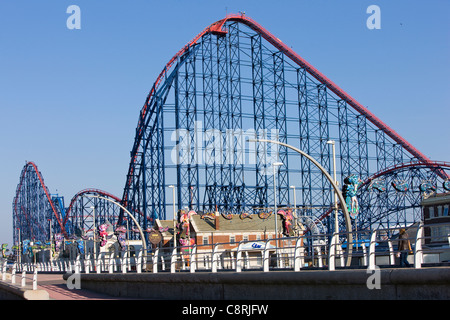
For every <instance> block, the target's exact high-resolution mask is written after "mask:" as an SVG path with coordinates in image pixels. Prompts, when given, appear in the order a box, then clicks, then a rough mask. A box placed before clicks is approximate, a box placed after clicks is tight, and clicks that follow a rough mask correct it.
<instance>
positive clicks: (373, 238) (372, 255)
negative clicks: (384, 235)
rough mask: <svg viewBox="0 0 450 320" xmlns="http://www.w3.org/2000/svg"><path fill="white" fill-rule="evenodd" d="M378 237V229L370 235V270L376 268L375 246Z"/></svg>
mask: <svg viewBox="0 0 450 320" xmlns="http://www.w3.org/2000/svg"><path fill="white" fill-rule="evenodd" d="M376 239H377V230H374V231H373V232H372V235H371V237H370V245H369V270H375V266H376V264H375V262H376V261H375V260H376V259H375V247H376Z"/></svg>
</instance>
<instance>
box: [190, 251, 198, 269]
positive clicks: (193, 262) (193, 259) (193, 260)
mask: <svg viewBox="0 0 450 320" xmlns="http://www.w3.org/2000/svg"><path fill="white" fill-rule="evenodd" d="M196 255H197V246H196V245H193V246H192V250H191V254H190V259H189V260H191V265H190V271H191V273H194V272H195V270H196V269H197V259H196Z"/></svg>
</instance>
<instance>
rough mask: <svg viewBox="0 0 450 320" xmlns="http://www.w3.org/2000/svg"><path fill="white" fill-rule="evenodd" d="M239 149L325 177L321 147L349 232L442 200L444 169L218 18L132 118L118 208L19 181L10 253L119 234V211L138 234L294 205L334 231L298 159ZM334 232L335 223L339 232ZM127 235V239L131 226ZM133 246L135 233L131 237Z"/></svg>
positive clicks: (319, 78)
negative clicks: (177, 220)
mask: <svg viewBox="0 0 450 320" xmlns="http://www.w3.org/2000/svg"><path fill="white" fill-rule="evenodd" d="M249 138H252V139H254V138H260V139H270V140H277V141H279V142H282V143H285V144H289V145H291V146H294V147H296V148H298V149H300V150H303V151H304V152H306V153H307V154H309V155H310V156H311V157H313V158H314V159H316V160H317V161H318V162H319V163H320V164H321V166H322V167H324V168H325V169H326V170H327V171H329V172H331V166H332V163H333V159H332V155H331V152H330V147H329V145H328V144H327V141H329V140H334V141H335V145H336V149H337V157H336V160H337V179H338V181H339V183H340V185H341V186H343V185H344V180H345V178H346V177H349V176H350V175H356V176H357V177H358V178H359V179H360V180H361V181H362V182H363V183H362V185H361V186H360V187H359V188H358V192H357V198H358V201H359V214H358V215H357V216H356V218H355V220H354V223H355V224H356V225H355V226H356V228H357V229H358V230H361V229H374V228H379V227H382V228H388V227H390V226H393V225H394V226H398V225H408V224H410V223H414V222H417V221H419V220H420V218H421V212H420V202H421V199H423V197H424V196H426V195H427V194H428V193H429V192H439V191H444V192H448V191H450V182H449V181H450V179H449V175H448V174H447V171H448V170H449V169H450V164H449V163H445V162H433V161H431V160H429V159H428V158H427V157H425V156H424V155H423V154H422V153H420V152H419V151H418V150H417V149H415V148H414V147H413V146H411V145H410V144H409V143H408V142H407V141H406V140H404V139H403V138H402V137H400V136H399V135H398V134H397V133H396V132H395V131H393V130H392V129H391V128H389V127H388V126H387V125H386V124H384V123H383V122H382V121H381V120H380V119H378V118H377V117H376V116H374V115H373V114H372V113H371V112H369V110H367V108H365V107H364V106H362V105H361V104H360V103H358V102H357V101H355V100H354V99H353V98H352V97H350V96H349V95H348V94H346V93H345V92H344V91H343V90H342V89H340V88H339V87H338V86H337V85H336V84H334V83H333V82H332V81H330V80H329V79H328V78H326V77H325V76H324V75H322V74H321V73H320V72H319V71H317V70H316V69H315V68H314V67H312V66H311V65H310V64H308V63H307V62H306V61H305V60H304V59H302V58H301V57H299V56H298V55H297V54H296V53H295V52H293V51H292V49H290V48H289V47H288V46H286V45H285V44H284V43H282V42H281V41H280V40H279V39H278V38H276V37H275V36H273V35H272V34H270V33H269V32H268V31H267V30H266V29H264V28H263V27H262V26H260V25H259V24H257V23H256V22H255V21H254V20H252V19H250V18H248V17H246V16H243V15H229V16H227V17H226V18H225V19H222V20H219V21H217V22H215V23H213V24H211V25H210V26H208V27H207V28H206V29H204V30H203V31H202V32H201V33H199V34H198V35H197V36H196V37H195V38H194V39H193V40H192V41H191V42H189V43H188V44H187V45H186V46H185V47H183V48H182V49H181V50H180V51H179V52H178V53H177V54H176V55H175V56H174V57H173V58H172V59H171V60H170V61H169V63H168V64H167V65H166V66H165V67H164V69H163V70H162V72H161V73H160V75H159V76H158V77H157V79H156V81H155V83H154V85H153V87H152V88H151V90H150V92H149V94H148V96H147V99H146V101H145V104H144V106H143V107H142V109H141V111H140V113H139V119H138V125H137V128H136V136H135V140H134V144H133V147H132V150H131V161H130V165H129V169H128V173H127V176H126V183H125V188H124V193H123V196H122V199H119V198H117V197H115V196H113V195H111V194H109V193H107V192H105V191H101V190H97V189H86V190H83V191H80V192H79V193H77V195H75V196H74V197H73V198H72V201H71V203H70V205H69V207H68V208H65V207H64V199H63V197H61V196H55V195H53V196H52V195H51V194H50V193H49V191H48V189H47V187H46V186H45V184H44V181H43V178H42V175H41V174H40V172H39V171H38V169H37V167H36V165H35V164H34V163H32V162H28V163H27V164H26V165H25V167H24V169H23V170H22V173H21V176H20V182H19V185H18V186H17V191H16V196H15V198H14V200H13V229H14V242H15V243H18V240H19V238H20V239H22V240H23V239H31V240H40V241H44V240H47V239H49V237H50V234H51V233H53V234H55V233H63V234H64V236H65V237H66V238H73V237H79V235H78V233H80V232H81V234H84V235H87V236H92V235H93V234H94V227H96V226H98V225H99V224H100V223H105V222H106V221H109V222H110V223H112V224H113V225H114V227H117V226H120V225H123V224H125V222H126V221H125V216H124V213H123V211H121V210H119V208H118V207H117V206H114V205H112V203H111V202H110V201H106V200H105V199H101V198H92V197H91V198H89V197H87V195H91V196H93V195H99V196H102V197H104V198H107V199H110V200H113V201H115V202H121V204H122V205H124V206H126V207H127V209H128V210H129V211H130V212H133V213H134V215H135V218H136V219H137V221H138V223H139V225H140V227H141V228H142V229H143V230H151V227H152V226H153V224H154V222H155V219H167V218H168V213H169V216H170V213H171V212H172V210H173V207H172V205H173V203H172V191H171V189H170V188H169V186H170V185H175V186H176V188H175V192H176V203H175V206H176V208H177V209H186V208H187V209H189V210H195V211H196V212H198V213H200V212H203V213H210V212H215V211H218V212H219V213H221V214H223V215H224V216H225V217H231V216H230V214H240V213H250V214H254V213H261V212H265V213H266V214H267V212H269V211H272V210H273V207H274V198H275V197H274V188H273V186H274V177H273V163H275V162H281V163H283V165H282V166H280V167H278V171H277V173H276V175H275V179H276V195H277V197H276V198H277V208H279V209H282V208H284V207H291V208H292V204H293V203H294V201H293V197H292V196H293V195H292V194H290V192H289V190H290V188H289V187H290V186H291V185H295V186H296V190H297V191H298V193H297V195H296V201H295V202H296V204H297V209H298V210H297V213H298V215H299V216H309V217H311V218H312V220H320V221H321V223H323V222H322V220H324V221H325V223H324V225H325V226H327V227H328V232H329V233H331V232H332V230H333V227H331V228H330V226H333V224H332V222H333V221H332V219H333V215H331V214H330V213H331V212H332V208H333V203H332V201H333V194H332V188H331V185H330V184H329V183H328V181H327V179H326V178H325V177H324V176H323V174H322V173H321V172H320V170H319V169H317V168H316V167H315V166H314V165H313V164H312V163H311V162H310V161H309V160H308V159H306V158H305V157H302V156H300V155H299V154H297V153H295V152H293V151H292V150H290V149H288V148H285V147H279V146H278V145H275V144H268V143H262V142H259V143H253V142H252V143H250V142H248V139H249ZM339 223H340V226H341V230H344V229H345V222H344V219H342V221H339ZM130 228H133V226H132V225H130ZM134 235H135V236H137V233H134Z"/></svg>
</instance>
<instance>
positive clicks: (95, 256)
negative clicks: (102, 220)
mask: <svg viewBox="0 0 450 320" xmlns="http://www.w3.org/2000/svg"><path fill="white" fill-rule="evenodd" d="M89 208H91V209H92V217H93V218H92V220H93V223H94V228H93V232H94V235H93V237H92V238H93V240H94V259H97V243H96V242H95V240H96V239H95V235H96V230H95V228H96V226H95V206H92V207H89Z"/></svg>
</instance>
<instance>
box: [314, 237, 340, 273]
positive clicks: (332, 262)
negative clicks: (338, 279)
mask: <svg viewBox="0 0 450 320" xmlns="http://www.w3.org/2000/svg"><path fill="white" fill-rule="evenodd" d="M338 237H339V234H338V233H334V234H333V236H332V237H331V243H330V248H329V250H328V270H329V271H334V270H336V246H337V242H338ZM313 250H315V248H313ZM319 259H322V257H321V255H320V247H319ZM319 261H320V260H319ZM319 265H320V264H319Z"/></svg>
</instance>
